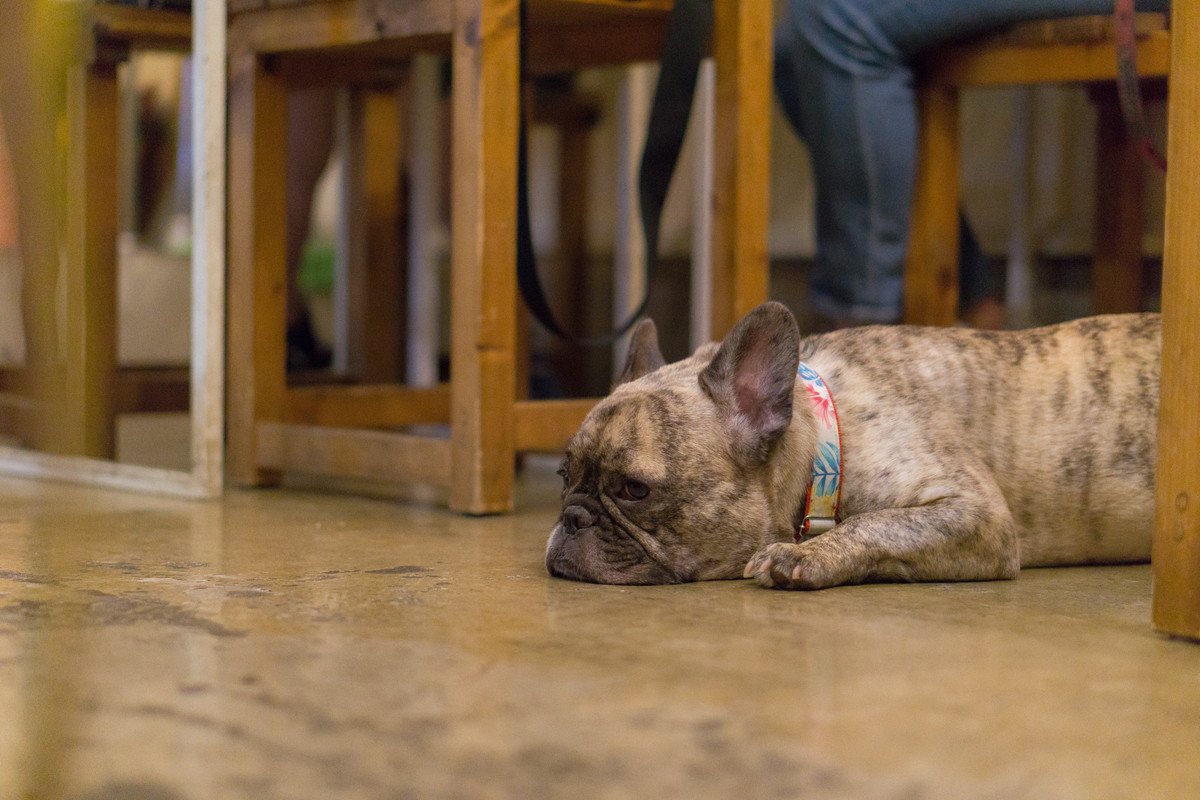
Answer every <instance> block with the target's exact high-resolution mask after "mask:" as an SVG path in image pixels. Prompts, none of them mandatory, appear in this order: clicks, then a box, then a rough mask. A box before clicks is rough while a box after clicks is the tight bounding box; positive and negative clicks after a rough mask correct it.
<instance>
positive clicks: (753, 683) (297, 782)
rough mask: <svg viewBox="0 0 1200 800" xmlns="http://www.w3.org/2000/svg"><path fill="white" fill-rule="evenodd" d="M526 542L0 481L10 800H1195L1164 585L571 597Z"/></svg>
mask: <svg viewBox="0 0 1200 800" xmlns="http://www.w3.org/2000/svg"><path fill="white" fill-rule="evenodd" d="M553 480H554V479H553V476H552V475H550V474H549V473H548V472H547V473H546V474H545V475H543V474H542V473H541V472H537V473H536V474H535V475H533V476H532V477H530V478H527V479H526V483H525V485H524V486H523V488H522V493H523V496H522V502H521V505H522V509H523V510H522V511H521V512H520V513H517V514H514V515H512V516H508V517H500V518H490V519H464V518H461V517H457V516H454V515H451V514H449V513H447V512H445V511H443V510H440V509H439V508H438V507H437V506H436V505H435V504H428V505H423V504H421V503H420V502H416V501H412V500H410V501H409V502H404V503H397V502H393V501H384V500H378V499H374V500H373V499H363V498H361V497H359V498H355V497H344V496H331V495H325V494H318V493H313V492H305V491H298V490H294V489H293V490H288V491H272V492H257V493H239V492H234V493H231V494H230V495H229V496H228V497H227V499H226V500H225V501H223V502H221V503H211V504H206V503H192V502H184V501H171V500H161V499H153V498H146V497H139V496H134V495H125V494H118V493H108V492H99V491H92V490H86V489H80V488H73V487H64V486H56V485H49V484H38V483H32V482H22V481H15V480H0V798H22V797H29V798H53V799H54V800H58V798H64V799H65V800H133V799H134V798H138V799H139V800H182V799H183V798H252V799H253V800H274V799H275V798H322V800H324V799H326V798H388V799H390V798H509V797H511V798H571V799H572V800H579V799H581V798H624V797H629V798H658V797H672V798H675V797H678V798H700V797H721V798H730V797H745V798H770V797H778V798H846V799H847V800H871V799H872V798H896V799H897V800H899V799H900V798H904V799H905V800H917V799H918V798H995V799H996V800H1007V799H1008V798H1059V799H1064V800H1065V799H1069V798H1081V799H1082V798H1086V799H1087V800H1096V798H1196V797H1200V646H1198V645H1195V644H1189V643H1185V642H1182V641H1175V640H1170V639H1167V638H1165V637H1163V636H1160V635H1157V634H1155V633H1153V632H1152V631H1151V630H1150V627H1149V621H1148V620H1149V598H1150V573H1149V569H1148V568H1146V567H1120V568H1096V569H1063V570H1040V571H1030V572H1026V573H1025V574H1023V575H1022V576H1021V578H1020V579H1019V580H1017V581H1014V582H1005V583H986V584H960V585H926V586H869V587H853V588H843V589H835V590H830V591H825V592H820V593H816V594H790V593H783V592H776V591H769V590H764V589H759V588H756V587H755V586H754V585H752V584H750V583H747V582H741V581H739V582H726V583H711V584H703V585H690V586H675V587H652V588H619V587H609V586H592V585H584V584H577V583H570V582H565V581H559V580H554V579H551V578H549V577H547V575H546V574H545V572H544V570H543V568H542V561H541V559H542V552H543V546H544V542H545V539H546V534H547V532H548V530H549V527H550V525H551V522H552V520H553V517H554V506H555V501H556V499H557V492H556V490H555V487H554V485H553Z"/></svg>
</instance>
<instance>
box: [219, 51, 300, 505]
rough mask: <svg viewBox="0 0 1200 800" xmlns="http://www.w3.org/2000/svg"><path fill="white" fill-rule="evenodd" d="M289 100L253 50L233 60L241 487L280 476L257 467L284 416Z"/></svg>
mask: <svg viewBox="0 0 1200 800" xmlns="http://www.w3.org/2000/svg"><path fill="white" fill-rule="evenodd" d="M286 141H287V105H286V98H285V93H284V86H283V83H282V82H281V81H280V79H279V78H278V77H277V76H275V75H273V74H271V73H270V72H269V71H267V70H266V69H265V68H264V66H263V63H262V60H261V59H259V58H257V57H255V56H254V55H253V54H246V53H242V54H236V55H234V56H233V58H232V59H231V61H230V91H229V293H228V298H229V300H228V302H229V305H228V309H229V310H228V315H229V343H228V350H227V353H228V366H227V373H228V381H229V386H228V398H229V400H228V402H229V406H228V417H227V419H228V424H227V431H228V434H227V436H228V442H229V444H228V454H229V455H228V465H229V467H228V472H229V475H230V478H231V479H232V480H234V481H236V482H237V483H239V484H242V485H247V486H249V485H262V484H267V483H273V482H275V481H277V480H278V477H279V476H278V474H277V473H275V472H272V471H269V470H261V469H259V468H258V463H259V459H258V423H259V422H261V421H277V420H280V419H281V418H282V414H283V391H284V387H285V382H286V380H287V377H286V372H285V361H286V356H285V340H284V330H285V327H286V326H285V319H286V316H285V315H286V303H287V286H286V282H287V269H286V265H285V264H284V261H285V259H286V256H285V254H284V253H285V249H286V248H285V236H286V231H285V229H284V228H285V223H284V220H285V219H286V216H287V215H286V213H285V209H286V202H285V191H286V187H285V183H286V180H285V174H286V170H285V167H286V160H285V159H286V158H287V154H286V144H285V143H286Z"/></svg>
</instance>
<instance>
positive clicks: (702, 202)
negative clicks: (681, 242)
mask: <svg viewBox="0 0 1200 800" xmlns="http://www.w3.org/2000/svg"><path fill="white" fill-rule="evenodd" d="M716 97H717V68H716V63H715V62H714V61H713V60H712V59H711V58H706V59H704V62H703V63H702V64H701V65H700V75H699V77H698V79H697V85H696V101H695V104H694V105H693V106H692V123H691V125H692V130H693V131H694V132H695V133H694V134H693V135H694V136H695V137H696V146H695V147H693V148H692V153H694V154H695V171H694V174H695V176H696V181H695V183H694V184H693V194H692V321H691V326H690V330H691V343H692V349H693V350H694V349H696V348H697V347H699V346H700V345H702V344H704V343H705V342H708V341H709V340H710V339H712V302H713V298H712V250H713V224H712V220H713V215H712V204H713V174H714V170H715V160H714V158H713V153H714V152H715V151H716V137H715V134H714V132H713V131H714V124H715V122H716Z"/></svg>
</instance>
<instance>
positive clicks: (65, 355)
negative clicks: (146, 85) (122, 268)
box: [54, 64, 117, 458]
mask: <svg viewBox="0 0 1200 800" xmlns="http://www.w3.org/2000/svg"><path fill="white" fill-rule="evenodd" d="M67 115H68V119H69V131H70V133H69V140H70V149H69V156H68V158H69V162H68V167H67V176H68V181H69V185H68V188H67V192H66V199H67V267H66V273H65V276H64V277H65V282H64V289H65V301H66V308H65V313H64V316H65V318H64V319H63V320H62V322H63V324H64V330H65V340H64V341H63V346H62V348H61V357H62V359H63V363H64V366H65V369H64V371H63V375H62V384H61V385H60V386H59V387H58V391H59V392H61V394H60V396H59V397H58V398H56V399H57V402H58V403H59V406H60V409H61V415H60V416H59V420H58V425H57V426H56V427H57V429H58V434H57V435H56V437H55V438H56V439H57V442H56V447H55V448H54V449H55V450H56V451H57V452H62V453H70V454H72V455H86V456H92V457H94V458H113V457H114V456H115V453H116V440H115V424H114V423H115V405H114V402H115V400H114V388H115V383H116V366H117V314H116V311H117V159H116V149H115V147H114V142H116V140H117V75H116V70H115V68H114V67H113V66H111V65H95V66H90V65H87V64H79V65H76V66H74V67H72V68H71V71H70V72H69V73H68V76H67Z"/></svg>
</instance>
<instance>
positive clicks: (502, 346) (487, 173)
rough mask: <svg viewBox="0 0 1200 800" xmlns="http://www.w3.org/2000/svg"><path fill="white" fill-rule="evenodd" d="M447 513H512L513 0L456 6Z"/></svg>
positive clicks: (470, 0)
mask: <svg viewBox="0 0 1200 800" xmlns="http://www.w3.org/2000/svg"><path fill="white" fill-rule="evenodd" d="M454 9H455V32H454V49H453V58H454V80H453V113H454V123H453V136H454V141H453V143H452V145H451V147H452V155H453V166H452V172H453V176H452V187H453V188H452V191H453V210H452V212H451V216H452V219H451V230H452V248H451V249H452V252H451V269H452V277H453V280H452V284H453V289H452V296H451V306H450V308H451V312H450V313H451V333H450V339H451V356H450V370H451V428H450V430H451V434H450V435H451V442H452V444H451V458H452V483H451V489H450V507H451V508H452V509H454V510H456V511H462V512H466V513H470V514H488V513H496V512H502V511H509V510H511V509H512V486H513V473H514V467H513V457H514V451H513V441H514V440H513V398H514V396H515V385H514V373H515V370H514V354H513V350H514V347H515V339H516V334H515V330H516V313H515V312H516V303H515V300H516V217H517V215H516V197H517V195H516V188H517V181H516V155H517V115H518V110H517V105H518V103H517V98H518V92H519V90H520V88H519V85H518V83H519V80H518V51H519V42H518V38H519V37H518V30H517V20H518V13H517V0H455V3H454Z"/></svg>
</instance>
